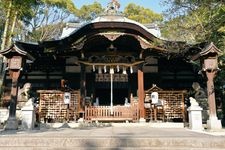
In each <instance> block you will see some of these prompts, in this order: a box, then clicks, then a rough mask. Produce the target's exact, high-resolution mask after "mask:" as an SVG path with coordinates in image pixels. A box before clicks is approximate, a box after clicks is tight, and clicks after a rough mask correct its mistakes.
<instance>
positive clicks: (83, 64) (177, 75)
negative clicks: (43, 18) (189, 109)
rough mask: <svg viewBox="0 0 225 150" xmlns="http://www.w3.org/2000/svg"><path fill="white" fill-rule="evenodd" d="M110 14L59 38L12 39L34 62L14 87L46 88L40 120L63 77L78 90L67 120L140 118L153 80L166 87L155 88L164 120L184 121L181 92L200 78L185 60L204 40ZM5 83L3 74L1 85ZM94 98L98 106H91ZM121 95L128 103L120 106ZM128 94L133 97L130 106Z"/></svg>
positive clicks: (44, 116)
mask: <svg viewBox="0 0 225 150" xmlns="http://www.w3.org/2000/svg"><path fill="white" fill-rule="evenodd" d="M109 12H110V14H107V13H106V14H104V15H102V16H100V17H98V18H96V19H95V20H93V21H91V22H89V23H86V24H85V25H83V26H80V28H78V29H76V30H75V31H74V32H73V33H71V34H70V35H68V36H67V37H64V38H62V39H59V40H52V41H41V42H39V43H36V44H32V43H24V42H19V41H17V42H15V44H14V46H16V47H18V48H19V49H20V50H23V51H25V52H27V53H29V54H31V55H32V57H33V58H35V61H34V63H32V64H30V63H26V64H25V66H24V69H23V74H22V77H21V80H20V82H19V86H22V85H23V84H24V83H26V82H30V83H31V84H32V87H33V90H47V91H44V92H43V91H41V92H39V93H40V99H41V100H40V106H41V108H40V109H39V110H40V113H41V114H40V116H41V119H43V118H46V117H47V118H48V115H46V114H45V113H46V112H47V111H48V108H47V110H46V108H44V107H45V106H44V102H46V103H49V104H47V105H49V106H50V107H58V105H59V107H60V106H61V105H60V103H61V102H59V104H57V103H56V101H61V100H59V99H58V98H56V99H54V100H53V99H51V98H50V101H48V99H49V98H46V95H48V93H49V92H50V93H51V94H53V95H54V94H56V95H57V94H59V95H58V97H60V95H61V94H63V93H62V91H61V92H59V90H61V89H62V87H61V80H62V79H63V80H65V81H67V82H66V83H67V85H66V86H67V87H69V88H70V89H71V90H72V91H76V92H77V93H79V94H77V98H78V99H79V100H78V101H79V102H78V101H77V102H76V104H75V103H74V104H73V105H71V106H73V107H74V108H73V110H74V111H73V112H72V114H73V116H72V117H71V118H77V117H78V118H79V117H83V118H84V119H86V120H88V121H94V120H103V121H104V120H108V121H110V120H111V121H116V120H117V121H131V120H132V121H133V122H136V121H139V120H141V119H142V120H143V119H144V118H147V117H148V115H147V116H146V113H145V112H146V109H145V103H144V100H145V94H146V93H147V94H148V93H149V92H150V91H148V90H147V89H149V87H151V85H152V84H157V85H158V86H159V87H160V88H162V89H166V91H162V92H161V91H160V98H161V99H165V100H166V101H165V102H166V104H165V105H164V108H163V113H164V119H163V120H167V121H170V120H173V119H176V118H178V119H181V120H182V121H183V120H184V119H185V117H184V94H183V92H182V90H184V89H187V90H188V89H190V88H191V85H192V83H193V82H196V81H199V75H198V74H197V73H198V71H199V70H198V69H195V68H193V66H192V64H191V63H189V60H190V58H191V57H192V56H193V55H195V54H197V53H198V52H200V51H201V48H203V47H204V45H205V44H204V43H202V44H199V45H196V46H195V45H191V46H190V45H188V44H186V43H184V42H172V41H166V40H162V39H160V38H159V37H156V36H155V35H154V34H153V33H152V32H151V31H150V30H149V29H148V28H147V27H145V26H144V25H142V24H140V23H137V22H135V21H133V20H129V19H127V18H125V17H124V16H121V15H118V14H117V13H112V12H113V11H109ZM2 54H3V53H2ZM10 85H11V82H10V80H9V74H8V75H7V77H6V82H5V86H6V87H8V86H10ZM49 90H51V91H49ZM78 91H79V92H78ZM112 91H113V92H112ZM46 92H47V93H46ZM171 93H172V94H171ZM78 95H79V96H78ZM96 98H98V99H99V105H100V106H95V107H94V106H93V104H94V103H95V102H96ZM125 98H128V102H129V103H130V104H131V105H130V107H126V106H123V105H124V100H125ZM133 98H134V99H136V100H137V101H136V102H135V105H133V104H134V103H133V102H132V101H133ZM3 100H4V97H3ZM52 101H54V102H52ZM119 105H120V106H119ZM42 106H43V107H42ZM108 106H110V108H109V107H108ZM122 106H123V107H122ZM100 108H102V109H100ZM70 109H72V108H70ZM109 109H110V115H109V114H108V113H109V112H108V111H109ZM117 110H118V111H117ZM53 112H55V113H54V114H53V115H51V116H52V118H55V120H57V119H56V118H57V117H56V116H57V115H56V114H57V113H58V110H57V109H54V110H52V113H53ZM63 115H65V113H63ZM63 115H62V114H60V117H59V118H60V119H62V118H63V117H62V116H63ZM153 116H154V115H153ZM157 118H158V117H157ZM155 119H156V117H155Z"/></svg>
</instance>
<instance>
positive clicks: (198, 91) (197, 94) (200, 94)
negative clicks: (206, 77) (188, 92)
mask: <svg viewBox="0 0 225 150" xmlns="http://www.w3.org/2000/svg"><path fill="white" fill-rule="evenodd" d="M192 88H193V90H194V95H193V96H194V98H195V99H196V101H197V102H198V104H199V106H200V107H201V108H203V111H202V120H203V122H206V121H207V119H208V117H209V115H208V109H209V108H208V101H207V94H206V92H205V90H204V89H203V88H202V87H201V86H200V84H199V83H198V82H193V84H192Z"/></svg>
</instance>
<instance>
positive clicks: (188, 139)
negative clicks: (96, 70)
mask: <svg viewBox="0 0 225 150" xmlns="http://www.w3.org/2000/svg"><path fill="white" fill-rule="evenodd" d="M7 141H8V142H10V141H11V142H12V143H11V144H6V143H7ZM28 141H30V142H28ZM62 141H63V142H62ZM160 145H161V146H160ZM74 147H76V148H77V149H105V148H106V149H179V150H180V149H182V150H183V149H188V150H189V149H198V150H199V149H214V150H217V149H218V150H222V149H225V129H222V130H220V131H207V130H205V131H192V130H190V129H188V128H153V127H149V126H128V127H124V126H121V127H120V126H108V127H78V128H68V127H66V126H65V127H60V128H49V129H47V128H41V129H39V130H30V131H24V130H17V131H4V130H2V131H1V132H0V149H1V150H3V149H4V150H5V149H7V150H8V149H10V148H12V149H13V148H16V149H24V150H25V149H26V148H27V149H35V148H36V149H40V150H42V149H60V148H63V149H74Z"/></svg>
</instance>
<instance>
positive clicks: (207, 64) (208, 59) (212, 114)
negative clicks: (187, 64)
mask: <svg viewBox="0 0 225 150" xmlns="http://www.w3.org/2000/svg"><path fill="white" fill-rule="evenodd" d="M221 53H222V51H221V50H219V49H218V48H217V47H216V46H215V45H214V44H213V43H210V44H209V45H208V46H207V47H206V48H205V49H204V50H203V51H201V52H200V53H199V54H198V55H197V57H195V59H200V61H201V65H202V72H203V73H204V74H205V76H206V77H207V95H208V104H209V120H207V127H208V129H212V130H213V129H221V128H222V125H221V121H220V120H218V118H217V114H216V101H215V88H214V78H215V76H216V73H217V72H218V70H219V67H218V55H219V54H221Z"/></svg>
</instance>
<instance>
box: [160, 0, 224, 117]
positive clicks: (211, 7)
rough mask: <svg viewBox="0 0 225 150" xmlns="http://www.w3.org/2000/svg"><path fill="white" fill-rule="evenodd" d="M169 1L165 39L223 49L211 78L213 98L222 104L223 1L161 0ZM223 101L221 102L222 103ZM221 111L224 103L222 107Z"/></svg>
mask: <svg viewBox="0 0 225 150" xmlns="http://www.w3.org/2000/svg"><path fill="white" fill-rule="evenodd" d="M164 2H165V3H166V4H169V6H170V8H169V9H168V11H167V16H168V18H169V19H168V21H167V22H166V23H165V26H164V29H163V32H162V34H163V35H164V36H165V37H167V38H168V39H172V40H178V39H182V40H184V41H188V42H190V43H201V42H208V43H209V42H214V44H215V45H216V46H217V47H218V48H219V49H220V50H222V51H223V55H222V56H220V57H219V62H220V63H219V68H220V69H221V71H219V72H218V74H217V76H216V78H215V92H216V97H217V99H219V98H220V99H223V103H224V104H225V96H223V95H224V93H225V92H224V85H225V1H222V0H164ZM224 104H223V105H224ZM223 113H224V114H225V105H224V107H223Z"/></svg>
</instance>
